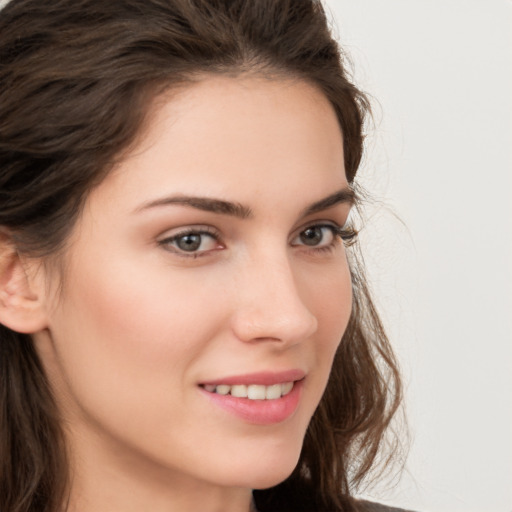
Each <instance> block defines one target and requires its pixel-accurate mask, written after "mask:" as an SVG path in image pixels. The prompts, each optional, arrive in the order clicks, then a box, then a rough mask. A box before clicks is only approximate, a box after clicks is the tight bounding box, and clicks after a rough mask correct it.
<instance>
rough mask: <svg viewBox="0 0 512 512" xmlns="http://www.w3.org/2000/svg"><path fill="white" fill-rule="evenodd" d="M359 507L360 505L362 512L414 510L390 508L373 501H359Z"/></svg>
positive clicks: (409, 511) (405, 511)
mask: <svg viewBox="0 0 512 512" xmlns="http://www.w3.org/2000/svg"><path fill="white" fill-rule="evenodd" d="M358 505H360V512H412V510H405V509H403V508H396V507H388V506H387V505H381V504H380V503H374V502H372V501H359V502H358Z"/></svg>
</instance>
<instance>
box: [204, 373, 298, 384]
mask: <svg viewBox="0 0 512 512" xmlns="http://www.w3.org/2000/svg"><path fill="white" fill-rule="evenodd" d="M305 376H306V374H305V373H304V372H303V371H302V370H287V371H284V372H258V373H249V374H245V375H232V376H229V377H221V378H219V379H215V380H209V381H206V382H201V385H202V386H206V385H213V386H218V385H219V384H226V385H227V386H234V385H236V384H245V385H246V386H248V385H250V384H259V385H260V386H272V385H273V384H282V383H283V382H295V381H298V380H302V379H303V378H304V377H305Z"/></svg>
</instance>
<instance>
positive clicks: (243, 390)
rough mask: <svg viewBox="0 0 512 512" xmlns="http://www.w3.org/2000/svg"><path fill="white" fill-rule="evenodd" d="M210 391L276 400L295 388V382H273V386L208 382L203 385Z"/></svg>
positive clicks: (254, 398)
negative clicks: (230, 384)
mask: <svg viewBox="0 0 512 512" xmlns="http://www.w3.org/2000/svg"><path fill="white" fill-rule="evenodd" d="M203 387H204V389H205V390H206V391H209V392H210V393H218V394H219V395H229V394H231V396H235V397H237V398H249V399H250V400H275V399H277V398H281V397H282V396H284V395H287V394H288V393H289V392H290V391H291V390H292V388H293V382H283V383H282V384H273V385H272V386H262V385H260V384H250V385H249V386H246V385H245V384H236V385H234V386H228V385H227V384H219V385H217V386H216V385H214V384H206V385H205V386H203Z"/></svg>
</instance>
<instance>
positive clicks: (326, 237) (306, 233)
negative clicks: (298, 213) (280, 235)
mask: <svg viewBox="0 0 512 512" xmlns="http://www.w3.org/2000/svg"><path fill="white" fill-rule="evenodd" d="M338 231H339V228H337V227H336V226H331V225H328V224H323V225H316V226H309V227H307V228H306V229H303V230H302V231H301V232H300V233H299V234H298V235H297V236H296V237H295V238H294V239H293V240H292V245H306V246H308V247H316V248H320V247H329V246H331V245H333V244H334V243H335V239H336V235H337V234H338Z"/></svg>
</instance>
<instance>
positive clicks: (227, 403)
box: [199, 370, 305, 425]
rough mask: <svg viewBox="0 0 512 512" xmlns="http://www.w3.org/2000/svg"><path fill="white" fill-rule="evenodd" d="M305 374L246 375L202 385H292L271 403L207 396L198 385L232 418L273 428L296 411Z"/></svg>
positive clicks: (270, 401) (224, 396) (218, 395)
mask: <svg viewBox="0 0 512 512" xmlns="http://www.w3.org/2000/svg"><path fill="white" fill-rule="evenodd" d="M304 377H305V373H304V372H303V371H301V370H291V371H287V372H279V373H273V372H263V373H253V374H248V375H239V376H232V377H228V378H222V379H219V380H215V381H210V382H205V383H204V384H203V385H208V384H210V385H219V384H226V385H229V386H233V385H235V384H245V385H249V384H259V385H264V386H271V385H273V384H280V383H283V382H294V385H293V388H292V390H291V391H290V392H289V393H288V394H287V395H284V396H282V397H281V398H277V399H274V400H251V399H249V398H238V397H234V396H231V395H220V394H217V393H210V392H208V391H206V390H205V389H204V387H201V386H200V388H199V389H200V390H201V392H202V393H203V394H204V395H205V396H206V398H207V399H208V400H209V401H210V403H213V404H214V405H216V406H218V407H220V408H221V409H223V410H225V411H227V412H228V413H230V414H233V415H234V416H237V417H238V418H240V419H242V420H243V421H246V422H248V423H252V424H254V425H273V424H277V423H281V422H283V421H285V420H286V419H288V418H289V417H291V416H292V415H293V413H294V412H295V411H296V410H297V407H298V405H299V401H300V397H301V394H302V385H303V382H304V380H303V379H304Z"/></svg>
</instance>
